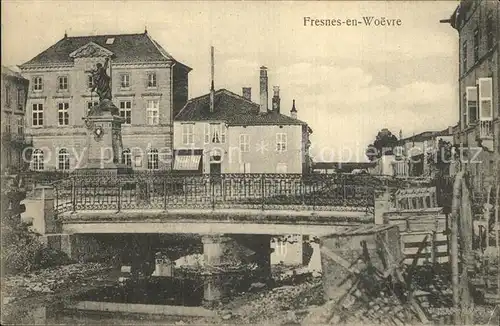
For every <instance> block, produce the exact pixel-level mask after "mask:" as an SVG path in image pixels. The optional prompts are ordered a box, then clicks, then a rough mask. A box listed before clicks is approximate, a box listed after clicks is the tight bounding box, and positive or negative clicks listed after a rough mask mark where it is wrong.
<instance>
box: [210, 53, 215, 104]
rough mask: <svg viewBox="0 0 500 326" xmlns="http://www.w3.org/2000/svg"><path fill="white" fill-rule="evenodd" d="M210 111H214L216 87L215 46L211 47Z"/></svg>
mask: <svg viewBox="0 0 500 326" xmlns="http://www.w3.org/2000/svg"><path fill="white" fill-rule="evenodd" d="M210 78H211V85H210V112H214V101H215V88H214V47H213V46H212V47H211V48H210Z"/></svg>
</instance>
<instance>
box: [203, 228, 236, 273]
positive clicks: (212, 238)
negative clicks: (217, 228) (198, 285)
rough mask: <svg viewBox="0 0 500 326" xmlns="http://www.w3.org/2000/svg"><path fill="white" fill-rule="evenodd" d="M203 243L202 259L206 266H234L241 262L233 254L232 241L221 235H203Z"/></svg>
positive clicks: (233, 244) (233, 246) (234, 253)
mask: <svg viewBox="0 0 500 326" xmlns="http://www.w3.org/2000/svg"><path fill="white" fill-rule="evenodd" d="M201 241H202V243H203V258H204V262H205V264H206V265H208V266H218V265H235V264H238V263H239V262H241V260H240V259H239V257H238V254H237V253H236V252H235V250H234V249H235V243H234V240H233V239H231V238H230V237H226V236H223V235H205V236H203V237H202V238H201Z"/></svg>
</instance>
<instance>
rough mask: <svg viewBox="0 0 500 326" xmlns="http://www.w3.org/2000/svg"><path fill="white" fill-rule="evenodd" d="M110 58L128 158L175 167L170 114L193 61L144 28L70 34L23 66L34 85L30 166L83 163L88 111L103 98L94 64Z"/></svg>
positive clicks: (138, 165) (142, 164)
mask: <svg viewBox="0 0 500 326" xmlns="http://www.w3.org/2000/svg"><path fill="white" fill-rule="evenodd" d="M105 58H109V69H108V75H109V76H110V77H111V88H112V101H113V103H114V104H115V105H116V106H117V107H118V108H119V111H120V116H121V117H122V118H124V120H125V122H124V123H123V125H122V139H123V148H124V150H123V153H122V155H121V157H122V160H123V163H126V164H128V165H130V166H132V168H133V169H138V170H144V169H150V170H156V169H170V168H171V166H172V138H173V130H172V118H173V116H174V115H175V114H176V113H177V112H179V111H180V109H181V108H182V107H183V106H184V104H185V103H186V101H187V98H188V73H189V71H190V70H191V68H189V67H187V66H186V65H184V64H182V63H180V62H178V61H177V60H175V59H174V58H173V57H172V56H171V55H170V54H169V53H167V52H166V51H165V50H164V49H163V48H162V47H161V46H160V45H159V44H158V43H157V42H156V41H155V40H154V39H152V38H151V36H150V35H149V34H148V33H147V31H145V32H144V33H143V34H120V35H98V36H81V37H68V36H66V35H65V36H64V38H63V39H61V40H60V41H58V42H57V43H56V44H54V45H52V46H51V47H49V48H48V49H47V50H45V51H43V52H41V53H40V54H38V55H37V56H36V57H34V58H33V59H31V60H30V61H28V62H26V63H24V64H23V65H21V66H20V68H21V71H22V74H23V76H24V77H25V78H27V79H28V80H29V81H30V83H31V87H30V88H29V90H28V101H27V113H28V114H27V117H28V119H27V121H26V126H27V130H26V131H27V133H28V134H30V135H31V136H32V138H33V146H34V150H33V159H32V164H31V168H32V169H33V170H53V169H57V170H72V169H75V168H78V167H79V166H80V164H81V163H82V162H81V160H82V158H83V157H84V155H83V153H84V151H85V150H86V129H85V126H84V121H83V118H84V117H85V116H86V115H87V114H88V112H89V111H90V109H91V108H92V107H93V106H94V105H96V104H97V103H98V97H97V94H96V93H95V92H91V90H92V88H93V80H92V77H91V71H92V70H93V69H95V68H96V64H98V63H101V64H104V61H105Z"/></svg>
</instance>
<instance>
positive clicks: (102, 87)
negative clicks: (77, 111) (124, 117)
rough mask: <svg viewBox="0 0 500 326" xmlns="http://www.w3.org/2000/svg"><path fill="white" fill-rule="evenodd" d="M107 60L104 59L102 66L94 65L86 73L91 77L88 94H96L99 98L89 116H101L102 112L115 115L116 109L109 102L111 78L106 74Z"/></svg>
mask: <svg viewBox="0 0 500 326" xmlns="http://www.w3.org/2000/svg"><path fill="white" fill-rule="evenodd" d="M108 66H109V58H106V61H105V62H104V66H103V65H102V64H101V63H97V64H96V68H95V69H94V70H90V71H88V72H89V73H90V74H91V76H92V89H91V90H90V92H91V93H92V92H94V91H95V92H96V93H97V95H98V96H99V104H98V105H96V106H94V107H93V108H92V109H91V111H90V112H89V115H101V113H102V112H103V111H111V114H113V115H117V114H118V108H117V107H116V106H115V105H114V104H113V102H112V101H111V98H112V95H111V77H110V76H109V75H108V73H107V69H108Z"/></svg>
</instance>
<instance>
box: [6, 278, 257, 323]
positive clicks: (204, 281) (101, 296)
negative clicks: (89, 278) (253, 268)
mask: <svg viewBox="0 0 500 326" xmlns="http://www.w3.org/2000/svg"><path fill="white" fill-rule="evenodd" d="M255 281H256V278H255V277H253V276H251V275H250V276H249V275H243V274H229V275H228V274H225V275H216V276H204V277H202V276H183V277H175V278H167V277H150V278H144V279H136V280H130V281H128V282H126V283H125V284H120V283H118V282H117V281H116V282H114V283H112V284H108V285H106V286H102V287H99V288H94V289H90V290H88V291H86V292H84V293H82V294H79V295H76V296H73V297H71V298H69V300H64V303H63V304H61V303H56V302H55V301H56V300H55V299H54V302H53V303H48V304H45V305H40V306H35V307H33V306H31V307H29V308H27V307H26V309H23V304H22V302H20V303H17V305H18V306H17V308H18V309H17V311H16V313H15V315H12V316H10V318H9V317H8V318H7V319H4V320H5V321H6V322H7V323H10V324H31V325H33V324H34V325H44V324H45V325H47V324H71V325H73V324H84V325H85V324H94V325H95V324H112V325H124V324H150V325H151V324H166V323H168V324H172V323H175V322H176V321H180V320H182V321H183V322H188V321H189V320H191V319H194V320H196V318H200V317H205V318H210V317H212V316H215V310H214V309H215V308H216V307H218V306H219V304H220V302H227V301H229V300H231V298H232V297H233V296H237V295H239V294H240V293H242V292H246V291H248V290H249V288H250V287H251V284H252V282H255Z"/></svg>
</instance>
